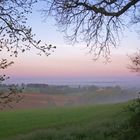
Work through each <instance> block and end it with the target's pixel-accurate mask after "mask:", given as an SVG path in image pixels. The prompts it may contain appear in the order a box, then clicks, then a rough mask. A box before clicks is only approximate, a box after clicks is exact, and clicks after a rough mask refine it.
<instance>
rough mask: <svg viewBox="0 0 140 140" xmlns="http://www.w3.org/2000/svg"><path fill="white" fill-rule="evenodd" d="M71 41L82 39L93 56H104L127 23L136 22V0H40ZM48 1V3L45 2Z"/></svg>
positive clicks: (139, 13) (139, 0) (139, 16)
mask: <svg viewBox="0 0 140 140" xmlns="http://www.w3.org/2000/svg"><path fill="white" fill-rule="evenodd" d="M44 1H46V2H47V8H46V9H44V10H43V12H44V14H46V13H48V14H51V15H53V16H54V17H55V19H56V21H57V23H58V25H59V27H60V29H61V30H62V31H64V32H65V33H66V37H67V39H68V40H70V41H71V42H73V43H75V42H77V41H84V42H86V44H87V46H88V47H90V52H92V53H93V54H94V56H95V58H98V57H99V56H101V55H102V56H103V57H106V58H107V57H108V56H109V55H110V47H116V46H117V44H118V42H119V38H120V35H121V34H122V32H123V30H124V29H125V28H127V27H128V25H129V26H130V25H136V24H137V25H140V24H139V23H140V0H44ZM48 5H49V6H48Z"/></svg>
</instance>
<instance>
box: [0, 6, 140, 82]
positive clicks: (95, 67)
mask: <svg viewBox="0 0 140 140" xmlns="http://www.w3.org/2000/svg"><path fill="white" fill-rule="evenodd" d="M38 10H40V7H39V6H38V7H35V8H34V10H33V13H32V14H31V15H29V16H28V22H27V24H28V25H30V26H32V29H33V33H35V34H36V38H37V39H38V40H39V39H41V40H42V41H43V42H47V43H48V44H53V45H56V46H57V48H56V50H55V51H54V52H53V53H52V54H51V55H50V56H49V57H46V56H45V55H42V56H39V55H37V50H35V49H31V51H26V52H25V53H21V54H19V56H18V57H17V58H14V57H9V54H7V53H6V52H3V53H2V54H1V57H4V58H7V59H8V60H12V61H14V65H12V66H11V67H9V68H8V69H6V70H4V71H2V70H1V72H2V73H4V74H6V75H8V76H10V79H9V80H8V82H15V83H26V82H27V83H31V82H33V83H43V82H45V83H49V82H50V81H53V82H58V83H59V81H66V80H68V81H109V80H124V81H125V80H129V81H133V80H136V79H138V80H139V79H140V77H139V76H138V75H137V74H136V73H132V72H130V70H128V69H127V66H128V64H129V58H128V55H130V54H133V53H134V52H135V51H137V49H138V48H139V44H140V39H139V37H138V35H137V34H136V33H135V32H134V31H133V28H132V29H130V30H129V31H128V30H126V31H124V36H123V38H122V39H121V42H120V45H119V46H118V47H117V48H114V49H111V60H110V62H109V63H107V64H106V63H105V60H104V59H99V60H97V61H94V60H93V56H92V54H90V53H88V52H89V49H88V48H85V44H84V43H80V44H75V45H70V44H67V42H66V41H65V40H64V34H63V33H62V32H59V31H58V28H57V26H56V25H55V21H54V20H53V18H50V17H49V18H47V19H46V21H44V18H42V16H41V14H40V13H39V11H38Z"/></svg>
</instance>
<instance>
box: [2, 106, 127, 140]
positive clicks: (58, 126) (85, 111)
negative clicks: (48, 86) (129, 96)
mask: <svg viewBox="0 0 140 140" xmlns="http://www.w3.org/2000/svg"><path fill="white" fill-rule="evenodd" d="M125 106H126V104H110V105H98V106H82V107H71V108H50V109H37V110H22V111H10V112H0V139H3V138H8V139H10V140H11V139H12V137H15V136H17V139H18V140H22V139H24V140H25V139H26V140H46V139H55V140H57V139H67V140H69V139H70V140H72V139H76V140H78V139H79V140H80V139H82V138H83V139H87V140H88V139H90V138H91V139H93V137H94V139H98V140H99V139H103V137H104V135H103V133H104V132H105V131H106V130H108V129H109V128H112V126H113V124H114V123H116V122H117V123H118V122H119V123H121V122H122V121H123V120H124V119H126V116H128V115H126V114H125V113H121V112H122V110H123V107H125ZM21 134H27V135H26V136H19V135H21ZM13 139H14V140H15V139H16V138H13Z"/></svg>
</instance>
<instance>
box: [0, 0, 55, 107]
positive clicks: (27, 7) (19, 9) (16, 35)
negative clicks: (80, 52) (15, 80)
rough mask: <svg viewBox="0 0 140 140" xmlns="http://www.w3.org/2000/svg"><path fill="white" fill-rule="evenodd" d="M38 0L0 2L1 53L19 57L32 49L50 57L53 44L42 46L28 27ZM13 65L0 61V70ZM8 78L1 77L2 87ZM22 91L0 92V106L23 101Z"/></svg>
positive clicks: (10, 89) (6, 0)
mask: <svg viewBox="0 0 140 140" xmlns="http://www.w3.org/2000/svg"><path fill="white" fill-rule="evenodd" d="M36 2H37V0H0V51H1V53H2V51H3V50H7V52H10V55H11V56H15V57H17V55H18V53H19V52H25V51H26V50H30V49H31V48H32V47H34V48H36V49H37V50H39V54H41V53H45V54H46V55H47V56H48V55H50V53H51V51H52V49H54V48H56V47H55V46H52V45H51V44H42V43H41V40H35V39H34V36H35V35H34V34H32V28H31V27H29V26H27V25H26V21H27V18H26V17H27V14H29V13H32V6H33V4H35V3H36ZM11 64H13V62H8V61H7V60H6V59H2V60H1V61H0V69H5V68H7V67H8V66H10V65H11ZM7 78H8V77H6V76H5V75H0V85H1V84H2V82H3V81H5V80H6V79H7ZM20 92H21V90H20V89H18V88H17V87H16V86H14V85H13V86H12V87H9V88H8V89H7V90H6V91H5V90H4V91H0V106H1V107H4V106H5V105H9V103H10V102H13V101H18V100H19V99H21V95H19V94H18V93H20Z"/></svg>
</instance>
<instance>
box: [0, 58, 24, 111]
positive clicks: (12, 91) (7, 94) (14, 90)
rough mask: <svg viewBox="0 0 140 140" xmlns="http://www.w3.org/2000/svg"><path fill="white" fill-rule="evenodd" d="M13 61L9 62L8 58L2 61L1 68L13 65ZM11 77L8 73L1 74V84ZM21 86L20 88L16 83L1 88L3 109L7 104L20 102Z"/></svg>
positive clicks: (0, 94) (0, 99)
mask: <svg viewBox="0 0 140 140" xmlns="http://www.w3.org/2000/svg"><path fill="white" fill-rule="evenodd" d="M12 64H13V62H12V61H11V62H8V61H7V60H6V59H2V60H1V61H0V70H2V69H6V68H7V67H8V66H10V65H12ZM8 78H9V77H7V76H6V75H0V85H1V84H2V83H3V82H4V81H5V80H7V79H8ZM21 92H22V89H21V88H18V87H17V86H15V85H12V86H6V85H4V86H3V88H2V87H1V88H0V109H3V108H4V107H6V106H9V107H11V103H13V102H18V101H20V100H21V99H22V95H21V94H20V93H21Z"/></svg>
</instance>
